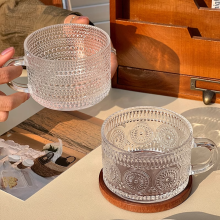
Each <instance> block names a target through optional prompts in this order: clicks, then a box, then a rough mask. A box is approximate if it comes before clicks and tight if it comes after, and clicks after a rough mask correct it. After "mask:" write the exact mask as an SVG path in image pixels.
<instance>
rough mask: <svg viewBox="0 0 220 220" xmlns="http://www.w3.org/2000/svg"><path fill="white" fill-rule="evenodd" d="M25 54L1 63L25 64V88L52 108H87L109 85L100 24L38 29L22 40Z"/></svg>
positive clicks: (16, 86)
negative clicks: (26, 80) (98, 25)
mask: <svg viewBox="0 0 220 220" xmlns="http://www.w3.org/2000/svg"><path fill="white" fill-rule="evenodd" d="M24 51H25V56H24V57H20V58H15V59H11V60H9V61H8V62H7V63H6V64H5V65H4V66H11V65H14V66H18V65H24V66H27V73H28V85H23V84H18V83H15V82H10V83H8V85H9V86H10V87H11V88H12V89H14V90H16V91H20V92H29V93H30V94H31V96H32V98H33V99H34V100H35V101H37V102H38V103H39V104H41V105H43V106H45V107H47V108H50V109H55V110H63V111H72V110H77V109H83V108H88V107H90V106H92V105H95V104H97V103H98V102H100V101H101V100H102V99H104V98H105V97H106V96H107V94H108V93H109V90H110V87H111V63H110V55H111V47H110V38H109V36H108V34H107V33H106V32H104V31H103V30H101V29H100V28H97V27H94V26H90V25H83V24H58V25H53V26H49V27H45V28H42V29H39V30H37V31H35V32H33V33H32V34H30V35H29V36H28V37H27V38H26V40H25V42H24Z"/></svg>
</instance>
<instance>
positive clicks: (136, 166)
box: [101, 107, 218, 203]
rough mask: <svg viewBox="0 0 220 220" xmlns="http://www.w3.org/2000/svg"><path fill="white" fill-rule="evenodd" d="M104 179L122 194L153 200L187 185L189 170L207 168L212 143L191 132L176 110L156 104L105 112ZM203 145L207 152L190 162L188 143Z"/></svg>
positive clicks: (212, 158) (212, 156)
mask: <svg viewBox="0 0 220 220" xmlns="http://www.w3.org/2000/svg"><path fill="white" fill-rule="evenodd" d="M101 134H102V161H103V180H104V182H105V184H106V186H107V187H108V188H109V189H110V190H111V191H112V192H113V193H115V194H116V195H118V196H120V197H122V198H124V199H125V200H129V201H133V202H138V203H155V202H162V201H165V200H168V199H170V198H172V197H174V196H176V195H178V194H179V193H181V192H182V191H183V190H184V189H185V188H186V186H187V184H188V181H189V175H193V174H199V173H203V172H205V171H207V170H209V169H210V168H211V167H212V166H213V165H214V164H215V162H216V161H217V156H218V153H217V152H218V151H217V147H216V145H215V144H214V143H213V142H212V141H211V140H208V139H205V138H193V129H192V126H191V124H190V123H189V122H188V121H187V120H186V119H185V118H184V117H183V116H181V115H179V114H177V113H175V112H173V111H170V110H167V109H163V108H158V107H134V108H128V109H124V110H121V111H119V112H116V113H115V114H113V115H111V116H109V117H108V118H107V119H106V120H105V122H104V123H103V125H102V130H101ZM194 147H206V148H208V149H209V150H210V158H209V160H208V161H205V162H204V163H201V164H193V165H192V164H191V149H192V148H194Z"/></svg>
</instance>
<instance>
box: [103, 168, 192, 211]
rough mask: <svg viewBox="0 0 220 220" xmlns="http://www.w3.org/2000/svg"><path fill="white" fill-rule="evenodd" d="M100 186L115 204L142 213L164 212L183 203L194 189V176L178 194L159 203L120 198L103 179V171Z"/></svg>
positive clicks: (108, 198)
mask: <svg viewBox="0 0 220 220" xmlns="http://www.w3.org/2000/svg"><path fill="white" fill-rule="evenodd" d="M99 188H100V191H101V193H102V195H103V196H104V197H105V198H106V199H107V200H108V201H109V202H110V203H112V204H113V205H115V206H117V207H119V208H121V209H125V210H127V211H131V212H140V213H154V212H162V211H165V210H169V209H172V208H174V207H176V206H178V205H180V204H181V203H183V202H184V201H185V200H186V199H187V198H188V197H189V195H190V192H191V190H192V176H190V177H189V183H188V185H187V187H186V188H185V189H184V190H183V191H182V192H181V193H180V194H178V195H177V196H175V197H173V198H171V199H169V200H166V201H163V202H158V203H148V204H143V203H135V202H131V201H127V200H125V199H122V198H120V197H119V196H117V195H116V194H114V193H113V192H112V191H110V190H109V189H108V188H107V186H106V185H105V183H104V180H103V171H102V170H101V171H100V174H99Z"/></svg>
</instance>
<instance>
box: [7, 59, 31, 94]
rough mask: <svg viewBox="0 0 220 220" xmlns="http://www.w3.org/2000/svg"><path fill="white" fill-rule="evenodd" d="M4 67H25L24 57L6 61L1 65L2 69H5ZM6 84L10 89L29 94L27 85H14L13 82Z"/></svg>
mask: <svg viewBox="0 0 220 220" xmlns="http://www.w3.org/2000/svg"><path fill="white" fill-rule="evenodd" d="M6 66H27V65H26V63H25V57H16V58H13V59H10V60H8V61H7V62H6V63H5V64H4V65H3V67H6ZM7 84H8V86H9V87H10V88H11V89H13V90H15V91H18V92H25V93H29V90H28V86H27V84H22V83H16V82H13V81H11V82H8V83H7Z"/></svg>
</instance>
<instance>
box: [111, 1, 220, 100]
mask: <svg viewBox="0 0 220 220" xmlns="http://www.w3.org/2000/svg"><path fill="white" fill-rule="evenodd" d="M135 2H136V3H135ZM162 4H163V5H162ZM161 5H162V6H161ZM210 5H211V0H206V1H200V0H185V1H183V0H167V1H164V0H154V1H153V0H148V1H144V0H143V1H142V0H140V1H138V2H137V1H135V0H130V1H125V0H112V1H111V6H110V8H111V9H110V10H111V38H112V41H113V44H114V46H115V47H116V49H117V55H118V62H119V69H118V74H117V75H116V76H115V78H114V80H113V87H116V88H124V89H131V90H135V91H142V92H151V93H156V94H163V95H169V96H174V97H183V98H190V99H197V100H202V92H200V91H193V90H191V78H193V77H194V78H198V79H199V78H202V79H205V80H212V81H214V82H215V81H216V82H217V83H218V82H219V79H220V62H219V60H220V28H219V25H218V21H219V18H220V11H219V10H217V9H211V8H210ZM177 6H179V7H177ZM184 17H185V18H187V19H185V20H184V19H183V18H184ZM199 20H201V22H199ZM208 23H209V24H210V25H208ZM194 25H195V26H194ZM209 28H210V30H208V29H209ZM200 30H201V31H200ZM200 32H202V33H203V35H201V33H200ZM212 36H213V37H214V38H211V37H212ZM152 71H153V72H152ZM153 75H154V77H152V76H153ZM126 78H128V79H129V80H126ZM131 79H132V80H131ZM133 80H134V81H133ZM128 81H129V84H128ZM160 81H161V82H162V81H163V82H166V83H165V84H164V83H159V82H160ZM132 83H133V84H135V85H132ZM143 83H145V84H146V86H143ZM158 83H159V84H158ZM148 84H150V85H154V84H156V85H157V86H156V87H154V89H152V88H151V89H150V87H149V86H150V85H148ZM215 84H216V83H215ZM159 85H160V87H161V88H158V86H159ZM200 86H201V85H200ZM202 86H204V87H202V89H210V87H211V88H212V86H210V85H209V86H208V87H209V88H208V87H207V85H206V84H204V83H203V84H202ZM162 87H164V88H162ZM174 87H175V89H174ZM177 87H178V89H177ZM214 87H215V88H216V86H214V85H213V88H214ZM217 87H218V86H217ZM218 90H219V91H220V88H219V89H218ZM218 90H217V91H218ZM214 100H216V101H219V95H217V96H216V97H215V99H213V101H214Z"/></svg>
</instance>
